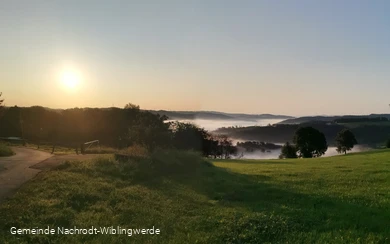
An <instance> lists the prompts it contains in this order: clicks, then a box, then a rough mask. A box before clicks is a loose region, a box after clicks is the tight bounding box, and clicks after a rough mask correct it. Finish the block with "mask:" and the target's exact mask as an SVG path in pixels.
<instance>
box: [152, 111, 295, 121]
mask: <svg viewBox="0 0 390 244" xmlns="http://www.w3.org/2000/svg"><path fill="white" fill-rule="evenodd" d="M148 111H149V112H151V113H154V114H160V115H166V116H168V117H169V118H170V119H210V120H213V119H214V120H259V119H292V118H294V117H292V116H287V115H273V114H239V113H223V112H215V111H167V110H148Z"/></svg>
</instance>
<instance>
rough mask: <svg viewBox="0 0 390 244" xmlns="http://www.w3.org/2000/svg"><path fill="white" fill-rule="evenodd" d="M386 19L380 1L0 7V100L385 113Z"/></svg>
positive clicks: (388, 9)
mask: <svg viewBox="0 0 390 244" xmlns="http://www.w3.org/2000/svg"><path fill="white" fill-rule="evenodd" d="M389 13H390V1H386V0H383V1H365V0H364V1H358V0H351V1H340V0H337V1H336V0H335V1H332V0H326V1H325V0H324V1H312V0H307V1H292V0H291V1H290V0H284V1H282V0H275V1H271V0H269V1H260V0H258V1H255V0H253V1H245V0H243V1H226V0H224V1H206V0H204V1H201V0H193V1H186V0H181V1H170V0H167V1H161V0H156V1H146V0H145V1H131V0H125V1H113V0H110V1H108V0H104V1H97V0H94V1H86V0H78V1H70V0H66V1H65V0H64V1H55V0H50V1H35V0H26V1H21V0H13V1H4V0H0V92H3V97H4V98H5V99H6V105H9V106H13V105H15V104H16V105H18V106H31V105H42V106H47V107H52V108H68V107H76V106H77V107H109V106H112V105H114V106H117V107H123V106H124V105H125V104H126V103H128V102H132V103H136V104H139V105H140V106H141V108H145V109H169V110H217V111H225V112H245V113H274V114H287V115H296V116H299V115H317V114H368V113H389V112H390V107H389V103H390V98H389V94H390V14H389ZM63 72H71V73H72V74H77V75H76V76H77V77H78V79H80V82H79V84H78V85H77V86H76V87H75V88H69V87H67V86H66V85H64V84H63V83H62V81H61V74H62V73H63Z"/></svg>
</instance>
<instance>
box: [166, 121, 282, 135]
mask: <svg viewBox="0 0 390 244" xmlns="http://www.w3.org/2000/svg"><path fill="white" fill-rule="evenodd" d="M283 120H284V119H258V120H211V119H188V120H168V121H167V122H170V121H180V122H183V123H192V124H195V125H197V126H199V127H201V128H204V129H205V130H207V131H209V132H212V131H214V130H216V129H218V128H221V127H231V126H238V127H247V126H266V125H268V124H276V123H279V122H281V121H283Z"/></svg>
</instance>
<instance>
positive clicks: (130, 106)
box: [125, 103, 140, 110]
mask: <svg viewBox="0 0 390 244" xmlns="http://www.w3.org/2000/svg"><path fill="white" fill-rule="evenodd" d="M125 109H134V110H139V109H140V108H139V105H136V104H132V103H128V104H126V105H125Z"/></svg>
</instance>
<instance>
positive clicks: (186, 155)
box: [115, 146, 212, 179]
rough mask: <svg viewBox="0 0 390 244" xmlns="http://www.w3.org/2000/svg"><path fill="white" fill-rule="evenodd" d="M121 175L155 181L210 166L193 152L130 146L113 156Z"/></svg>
mask: <svg viewBox="0 0 390 244" xmlns="http://www.w3.org/2000/svg"><path fill="white" fill-rule="evenodd" d="M115 158H116V160H117V161H119V165H120V167H121V169H122V170H123V173H124V174H125V175H127V177H131V178H137V179H156V178H158V177H164V176H173V175H191V174H194V173H196V172H197V170H198V169H200V168H201V167H202V166H212V164H211V163H209V162H207V161H205V160H204V159H203V158H202V156H201V155H200V153H198V152H195V151H182V150H175V149H172V150H167V149H164V150H163V149H156V150H154V151H153V152H152V153H150V152H148V151H147V150H146V149H145V148H144V147H142V146H132V147H130V148H128V149H126V150H124V151H121V153H118V154H116V155H115Z"/></svg>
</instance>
